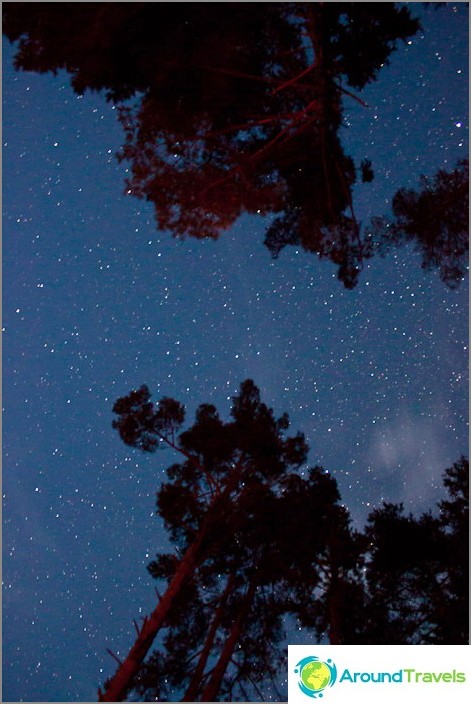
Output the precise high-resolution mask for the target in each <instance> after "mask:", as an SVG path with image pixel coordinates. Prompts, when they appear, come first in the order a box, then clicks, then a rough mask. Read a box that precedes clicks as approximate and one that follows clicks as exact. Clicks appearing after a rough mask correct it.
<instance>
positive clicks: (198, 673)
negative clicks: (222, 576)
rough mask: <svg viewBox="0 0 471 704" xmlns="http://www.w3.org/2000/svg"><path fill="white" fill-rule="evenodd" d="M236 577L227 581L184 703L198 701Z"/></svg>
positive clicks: (232, 576) (231, 577)
mask: <svg viewBox="0 0 471 704" xmlns="http://www.w3.org/2000/svg"><path fill="white" fill-rule="evenodd" d="M234 582H235V577H234V575H233V574H231V576H230V577H229V579H228V580H227V585H226V588H225V590H224V593H223V594H222V596H221V598H220V600H219V604H218V606H217V608H216V611H215V612H214V617H213V620H212V621H211V626H210V628H209V631H208V633H207V636H206V639H205V641H204V646H203V650H202V651H201V654H200V657H199V660H198V664H197V666H196V668H195V669H194V671H193V674H192V676H191V679H190V684H189V685H188V688H187V690H186V692H185V695H184V697H183V699H182V702H194V701H196V696H197V694H198V692H199V689H200V685H201V678H202V677H203V673H204V670H205V668H206V664H207V662H208V658H209V655H210V653H211V648H212V647H213V643H214V638H215V636H216V633H217V630H218V628H219V625H220V623H221V619H222V616H223V613H224V608H225V606H226V602H227V598H228V596H229V594H230V593H231V592H232V590H233V588H234Z"/></svg>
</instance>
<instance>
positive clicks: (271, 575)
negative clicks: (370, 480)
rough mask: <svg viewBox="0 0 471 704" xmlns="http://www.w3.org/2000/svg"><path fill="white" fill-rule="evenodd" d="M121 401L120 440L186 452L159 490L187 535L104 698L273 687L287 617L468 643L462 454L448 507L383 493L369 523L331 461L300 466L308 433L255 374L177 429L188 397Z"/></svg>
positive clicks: (380, 636)
mask: <svg viewBox="0 0 471 704" xmlns="http://www.w3.org/2000/svg"><path fill="white" fill-rule="evenodd" d="M113 410H114V412H115V413H116V414H117V416H118V417H117V419H116V420H114V421H113V426H114V427H115V428H116V429H117V430H118V432H119V433H120V436H121V438H122V439H123V440H124V442H126V443H127V444H128V445H130V446H133V447H135V448H137V449H139V450H141V451H143V452H154V451H156V450H157V449H158V448H159V447H161V446H162V447H163V446H167V447H171V448H172V449H173V450H175V451H176V452H177V453H178V454H179V456H180V462H179V463H177V464H173V465H171V466H170V467H169V468H168V470H167V480H166V481H164V482H163V483H162V484H161V485H160V487H159V489H158V492H157V513H158V515H159V516H160V517H161V518H162V519H163V521H164V524H165V527H166V529H167V531H168V533H169V535H170V537H171V539H172V541H173V543H174V544H175V546H176V548H175V550H176V552H175V553H159V554H157V555H156V557H155V559H154V560H153V561H152V562H151V564H150V565H149V571H150V573H151V574H152V576H153V577H155V578H156V579H157V580H159V582H160V586H159V588H160V589H161V588H162V586H161V585H162V584H163V586H164V591H163V592H162V596H160V597H159V603H158V605H157V606H156V609H155V610H154V612H153V613H152V614H151V615H150V616H149V617H148V618H146V619H145V620H144V624H143V626H142V628H141V629H139V628H137V626H136V628H137V631H138V632H137V637H136V641H135V643H134V645H133V646H132V648H131V650H130V653H129V655H128V657H127V658H126V659H125V660H124V661H123V663H122V664H121V665H120V667H119V668H118V670H117V672H116V674H115V675H114V676H113V677H112V678H111V679H110V680H109V681H108V682H107V683H106V685H105V690H104V692H100V693H99V696H100V699H101V700H104V701H119V700H121V699H123V698H125V697H126V695H127V694H129V693H131V694H132V695H133V696H138V697H141V698H142V697H143V698H145V699H148V698H150V699H156V698H158V699H166V700H172V701H174V700H182V701H217V700H218V699H219V698H222V699H227V700H229V701H231V700H233V698H234V697H235V698H242V699H246V700H247V699H248V697H247V692H248V691H250V692H256V693H258V695H259V694H260V693H262V691H264V690H266V687H267V686H269V687H271V688H272V691H276V668H277V666H278V665H279V663H281V662H283V658H284V654H283V649H282V647H281V643H282V641H283V638H284V637H285V631H284V625H285V619H286V617H287V616H289V615H291V617H294V618H296V619H297V622H298V624H300V625H301V626H302V627H304V628H307V629H311V630H314V632H315V634H316V637H317V638H319V639H322V638H325V637H327V638H328V640H329V642H330V643H334V644H339V643H360V644H361V643H398V644H406V643H409V644H413V643H422V642H425V643H455V642H458V643H461V642H466V638H467V634H466V625H465V624H466V622H467V620H466V614H467V594H468V578H467V571H466V565H467V546H468V532H467V530H468V527H467V526H468V522H467V518H468V481H469V480H468V461H467V460H466V459H465V458H464V457H463V458H461V460H460V461H459V462H458V463H456V464H455V465H453V467H452V468H450V469H449V470H447V471H446V473H445V475H444V483H445V486H446V488H447V489H448V492H449V496H450V498H449V500H446V501H442V502H440V504H439V506H438V508H439V511H440V515H439V516H438V517H435V516H433V515H432V514H431V513H427V514H424V515H422V516H420V517H419V518H413V516H412V515H410V516H405V515H404V514H403V509H402V506H401V505H393V504H384V505H383V507H382V508H379V509H376V510H375V511H373V512H372V513H371V515H370V516H369V519H368V524H367V527H366V530H365V532H364V533H358V532H357V531H354V530H352V528H351V526H350V519H349V516H348V511H347V509H346V508H345V507H344V506H343V505H342V504H341V503H340V494H339V492H338V488H337V484H336V481H335V479H334V478H333V477H332V476H331V475H330V474H329V473H328V472H326V471H325V470H323V469H322V467H313V468H311V469H310V470H309V471H308V472H306V471H304V472H302V473H301V472H300V471H299V468H300V467H301V465H302V464H303V463H304V462H305V460H306V456H307V450H308V448H307V446H306V444H305V441H304V437H303V436H302V434H300V433H297V434H296V435H293V436H287V434H286V433H287V431H288V428H289V418H288V416H287V415H286V414H284V415H282V416H281V417H280V418H275V416H274V415H273V411H272V410H271V409H269V408H268V407H267V406H266V405H265V404H264V403H262V401H261V399H260V392H259V390H258V388H257V387H256V386H255V384H254V383H253V381H251V380H246V381H245V382H243V383H242V384H241V387H240V392H239V394H238V395H237V396H235V397H234V398H233V402H232V410H231V419H230V420H229V421H228V422H224V421H223V420H222V419H221V418H220V416H219V414H218V412H217V410H216V408H215V407H214V406H213V405H211V404H202V405H201V406H200V407H199V408H198V409H197V411H196V416H195V422H194V424H193V425H192V426H190V427H189V428H188V429H186V430H183V431H182V426H183V422H184V417H185V409H184V407H183V406H182V405H181V404H180V403H178V402H177V401H175V400H173V399H170V398H167V397H164V398H163V399H162V400H161V401H160V402H159V403H157V404H155V405H154V404H153V403H152V402H151V401H150V393H149V390H148V388H147V387H146V386H142V387H141V388H140V389H138V390H137V391H132V392H131V393H130V394H129V395H128V396H126V397H123V398H120V399H118V400H117V401H116V403H115V405H114V408H113ZM302 536H307V537H308V539H307V540H303V539H300V538H301V537H302ZM159 631H161V632H162V639H161V646H160V647H159V650H158V652H154V653H153V654H150V651H151V647H152V643H153V641H154V639H155V636H156V634H157V633H158V632H159ZM148 656H149V657H148ZM262 698H263V697H262Z"/></svg>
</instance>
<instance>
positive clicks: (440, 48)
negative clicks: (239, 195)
mask: <svg viewBox="0 0 471 704" xmlns="http://www.w3.org/2000/svg"><path fill="white" fill-rule="evenodd" d="M412 5H414V8H413V9H414V11H415V13H417V14H419V15H420V16H421V17H422V22H423V31H421V32H420V33H419V34H417V35H416V36H415V37H414V38H413V39H412V40H411V41H409V42H408V43H407V44H406V45H402V44H401V46H400V47H399V49H398V51H397V52H396V53H395V54H393V56H392V57H391V65H390V66H387V67H385V68H384V69H383V70H382V73H381V74H380V77H379V80H378V81H377V83H375V84H374V85H372V86H369V87H368V88H367V89H366V90H365V91H364V92H363V93H362V98H363V99H364V100H366V102H367V103H368V105H369V107H368V108H364V107H362V106H361V105H359V104H358V103H357V102H355V101H353V100H348V99H347V101H346V103H345V106H346V111H345V128H344V129H343V132H342V137H343V140H344V143H345V145H346V151H347V153H350V154H351V155H352V156H353V157H354V158H355V159H356V160H357V162H359V161H360V160H361V159H362V158H364V157H368V158H370V159H371V160H372V162H373V167H374V169H375V180H374V181H373V183H372V184H361V185H359V186H358V187H357V188H356V190H355V204H356V214H357V216H358V218H359V219H360V220H362V221H363V222H364V223H366V222H367V221H368V219H369V217H370V216H371V215H381V214H383V213H384V214H386V213H387V212H388V209H389V204H390V200H391V197H392V195H393V194H394V192H395V191H396V190H397V189H398V188H400V187H402V186H408V187H416V186H417V185H418V177H419V176H420V174H421V173H425V174H429V175H432V174H433V173H434V172H435V171H436V170H437V169H439V168H452V167H453V166H454V165H455V163H456V161H457V160H458V159H459V158H464V157H466V155H467V153H468V131H467V117H468V93H467V89H468V74H467V66H468V57H467V50H468V49H467V48H468V36H467V27H468V9H467V7H466V5H465V3H458V4H452V3H449V4H448V6H447V7H446V8H442V9H438V10H435V9H433V8H428V9H424V7H423V6H422V4H417V5H415V4H412ZM13 54H14V47H12V46H11V45H10V43H9V42H8V41H7V40H4V45H3V61H4V67H3V74H4V75H3V80H4V89H3V101H4V107H3V110H4V113H3V119H4V129H3V159H4V162H3V163H4V191H3V196H4V219H3V282H4V283H3V295H4V308H3V311H4V314H3V345H4V347H3V349H4V356H3V360H4V365H3V389H4V391H3V399H4V408H5V410H4V470H3V497H4V510H3V522H4V526H3V550H4V552H3V574H4V583H3V619H4V620H3V634H4V641H3V643H4V645H3V647H4V651H3V652H4V669H3V700H4V701H88V700H94V699H96V690H97V687H98V685H99V684H100V683H102V682H103V681H104V679H106V677H108V676H110V675H111V674H112V673H113V672H114V670H115V662H114V661H113V660H112V659H111V657H110V656H109V655H108V654H107V653H106V648H111V649H112V650H113V651H114V652H116V653H117V654H118V655H120V654H121V655H125V654H126V653H127V651H128V649H129V647H130V645H131V644H132V641H133V635H134V628H133V625H132V619H133V618H136V619H138V618H139V616H140V615H144V614H146V613H148V612H149V611H151V610H152V608H153V607H154V604H155V594H154V588H153V583H152V579H151V578H150V576H149V575H148V573H147V570H146V565H147V564H148V563H149V561H150V560H151V559H152V558H153V556H154V554H155V552H157V551H159V550H162V549H167V548H168V547H169V545H168V542H167V539H166V536H165V533H164V531H163V528H162V526H161V524H160V522H159V518H158V517H156V516H155V514H154V508H155V503H154V502H155V491H156V489H157V487H158V486H159V483H160V481H161V479H162V472H163V470H164V469H165V468H166V467H167V466H169V465H170V464H172V462H174V461H176V459H175V456H173V455H172V454H171V453H170V451H162V452H160V453H157V454H155V455H146V456H144V455H141V454H139V453H138V451H137V450H136V451H135V450H132V449H131V448H128V447H126V446H125V445H123V444H122V442H121V441H120V440H119V437H118V435H117V433H116V431H114V430H112V428H111V421H112V417H113V415H112V406H113V403H114V401H115V400H116V399H117V398H118V397H119V396H122V395H125V394H127V393H128V392H129V391H130V390H131V389H132V388H136V387H139V386H140V385H141V384H143V383H146V384H147V385H148V386H149V388H150V390H151V392H152V393H153V398H154V400H158V399H159V398H160V397H162V396H164V395H166V396H172V397H174V398H176V399H178V400H179V401H181V402H182V403H184V404H185V406H186V408H187V418H188V420H189V421H191V420H192V418H193V414H194V411H195V409H196V407H197V406H198V405H199V404H200V403H205V402H210V403H214V404H215V405H216V406H217V407H218V409H219V411H220V413H221V415H222V416H223V417H224V418H227V417H228V414H229V410H230V399H231V397H232V396H233V395H234V394H235V393H236V392H237V390H238V387H239V384H240V382H241V381H242V380H244V379H245V378H248V377H250V378H253V379H254V381H255V383H256V384H257V385H258V386H259V388H260V390H261V394H262V400H263V401H265V402H266V403H267V404H268V405H270V406H271V407H273V409H274V411H275V413H276V414H277V415H281V414H282V413H283V412H284V411H287V412H288V413H289V414H290V418H291V421H292V426H291V427H292V430H293V431H296V430H298V429H299V430H302V431H303V432H304V433H305V434H306V438H307V441H308V443H309V445H310V448H311V451H310V455H309V464H310V465H314V464H321V465H322V466H324V467H325V468H326V469H328V470H329V471H330V472H331V473H332V474H333V475H334V476H335V477H336V479H337V481H338V484H339V487H340V492H341V495H342V500H343V502H344V503H345V504H346V505H347V506H348V508H349V510H350V513H351V516H352V521H353V524H354V525H355V527H358V528H361V527H362V526H363V525H364V521H365V519H366V516H367V515H368V513H369V511H371V510H372V509H373V508H374V507H376V506H379V505H380V504H381V502H382V501H383V500H385V501H394V502H396V501H402V502H404V505H405V508H406V509H407V510H408V511H413V512H415V513H419V512H420V511H423V510H426V509H428V508H429V507H432V505H433V504H434V503H435V502H436V501H437V500H439V499H440V498H441V497H442V495H443V490H442V485H441V475H442V472H443V471H444V469H445V468H446V467H448V466H450V465H451V464H452V463H453V462H454V461H456V460H457V459H458V458H459V456H460V455H461V454H463V453H464V454H467V447H468V435H467V417H468V410H467V409H468V403H467V401H468V346H467V345H468V329H467V326H468V323H467V320H468V281H467V280H466V281H464V282H463V283H462V285H461V286H460V287H459V288H458V289H457V290H451V289H449V288H447V287H446V286H445V285H444V284H443V283H442V282H441V281H440V279H439V276H438V274H437V273H436V272H433V273H425V272H423V270H422V269H421V268H420V258H419V257H418V256H417V255H415V254H414V253H412V252H411V251H410V250H404V249H401V250H397V251H396V252H394V253H391V254H390V255H389V256H388V258H386V259H380V258H378V259H377V260H370V262H369V263H368V265H367V266H366V267H365V270H364V271H363V272H362V275H361V277H360V281H359V284H358V285H357V287H356V288H355V289H354V290H353V291H346V290H345V289H344V288H343V285H342V284H341V283H340V282H339V281H338V280H337V277H336V271H335V268H334V267H333V265H331V264H330V263H329V262H321V261H319V260H318V259H317V258H316V257H315V256H313V255H310V254H307V253H305V252H303V251H302V250H296V249H295V248H286V249H285V250H284V251H283V252H282V254H281V255H280V257H279V259H278V260H276V261H273V260H271V258H270V256H269V253H268V251H267V250H266V249H265V248H264V247H263V244H262V242H263V237H264V231H265V227H266V221H265V220H264V219H262V218H255V217H247V216H245V217H241V218H240V220H239V221H238V222H237V223H236V225H235V226H234V227H233V229H232V230H231V231H230V232H228V233H225V234H223V235H222V236H221V239H220V240H219V241H217V242H213V241H190V240H187V241H176V240H174V239H172V237H171V236H170V234H169V233H166V232H159V231H156V227H155V222H154V218H153V209H152V206H151V205H150V204H148V203H145V202H142V201H139V200H137V199H135V198H134V197H132V196H129V195H127V194H126V193H125V192H124V178H125V172H126V165H125V164H121V165H119V164H118V163H117V161H116V159H115V156H114V155H115V152H116V151H117V150H118V149H119V147H120V145H121V144H122V141H123V139H122V131H121V127H120V126H119V124H118V122H117V117H116V111H115V110H114V108H113V106H112V105H111V104H108V103H106V102H105V100H104V99H103V97H101V96H99V95H96V94H93V95H92V94H85V95H84V96H83V97H79V96H76V95H75V94H74V93H73V91H72V89H71V88H70V85H69V79H68V77H67V75H66V74H65V73H59V74H58V75H57V76H55V77H54V76H52V75H37V74H30V73H24V72H22V73H17V72H15V71H14V69H13V67H12V57H13Z"/></svg>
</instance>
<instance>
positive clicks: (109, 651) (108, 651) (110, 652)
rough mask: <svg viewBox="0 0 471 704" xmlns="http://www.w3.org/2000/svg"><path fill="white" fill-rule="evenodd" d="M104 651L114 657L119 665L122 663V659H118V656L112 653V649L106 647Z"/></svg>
mask: <svg viewBox="0 0 471 704" xmlns="http://www.w3.org/2000/svg"><path fill="white" fill-rule="evenodd" d="M106 652H107V653H109V654H110V655H111V657H112V658H114V659H115V660H116V662H117V663H118V664H119V665H122V664H123V661H122V660H120V659H119V658H118V656H117V655H115V654H114V653H113V651H112V650H110V649H109V648H107V649H106Z"/></svg>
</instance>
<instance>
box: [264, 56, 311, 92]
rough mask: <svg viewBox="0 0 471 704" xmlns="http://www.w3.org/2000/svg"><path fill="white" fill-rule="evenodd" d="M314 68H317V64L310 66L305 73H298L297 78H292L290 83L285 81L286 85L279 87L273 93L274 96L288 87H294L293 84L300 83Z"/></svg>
mask: <svg viewBox="0 0 471 704" xmlns="http://www.w3.org/2000/svg"><path fill="white" fill-rule="evenodd" d="M314 68H315V64H312V65H311V66H308V67H307V68H306V69H304V71H301V73H298V75H297V76H295V77H294V78H291V79H290V80H289V81H285V83H282V84H281V86H278V88H275V90H274V91H273V93H272V95H275V93H278V91H280V90H283V89H284V88H286V87H287V86H290V85H292V84H293V83H296V82H297V81H299V79H300V78H302V77H303V76H306V75H307V74H308V73H310V72H311V71H312V70H313V69H314Z"/></svg>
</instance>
